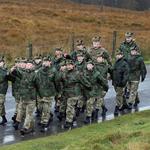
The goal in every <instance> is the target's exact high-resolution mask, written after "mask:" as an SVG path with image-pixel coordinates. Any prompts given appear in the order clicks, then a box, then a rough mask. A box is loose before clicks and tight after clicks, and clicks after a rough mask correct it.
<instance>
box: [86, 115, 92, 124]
mask: <svg viewBox="0 0 150 150" xmlns="http://www.w3.org/2000/svg"><path fill="white" fill-rule="evenodd" d="M84 123H85V124H90V123H91V117H88V116H87V117H86V118H85V120H84Z"/></svg>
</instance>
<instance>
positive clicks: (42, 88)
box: [36, 67, 56, 98]
mask: <svg viewBox="0 0 150 150" xmlns="http://www.w3.org/2000/svg"><path fill="white" fill-rule="evenodd" d="M55 74H56V69H55V68H53V67H41V68H40V69H39V70H38V71H37V73H36V85H37V91H38V94H39V96H40V97H41V98H43V97H50V96H55V95H56V85H55Z"/></svg>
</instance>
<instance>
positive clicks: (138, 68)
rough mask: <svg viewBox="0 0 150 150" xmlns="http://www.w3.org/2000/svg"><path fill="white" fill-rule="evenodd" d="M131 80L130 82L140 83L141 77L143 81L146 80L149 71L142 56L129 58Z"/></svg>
mask: <svg viewBox="0 0 150 150" xmlns="http://www.w3.org/2000/svg"><path fill="white" fill-rule="evenodd" d="M129 68H130V72H129V80H130V81H139V80H140V77H141V78H142V80H144V79H145V77H146V74H147V70H146V66H145V64H144V60H143V57H142V56H141V55H136V56H130V58H129Z"/></svg>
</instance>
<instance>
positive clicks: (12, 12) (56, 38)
mask: <svg viewBox="0 0 150 150" xmlns="http://www.w3.org/2000/svg"><path fill="white" fill-rule="evenodd" d="M149 17H150V13H149V12H148V11H145V12H136V11H127V10H121V9H111V8H105V10H104V12H101V11H100V8H99V7H97V6H92V5H83V4H82V5H79V4H75V3H72V2H68V3H67V2H65V0H44V1H43V0H30V1H29V0H26V1H24V2H23V1H20V0H13V2H12V1H11V0H0V52H1V53H2V54H6V55H7V57H8V58H9V60H12V59H13V58H14V57H16V56H21V55H25V54H26V52H25V51H26V46H27V43H28V41H32V42H33V45H34V53H39V52H40V53H41V52H48V51H52V48H54V47H55V46H57V45H58V46H62V47H63V48H64V49H65V51H68V50H70V34H71V33H72V32H74V33H75V38H82V39H85V40H86V45H87V46H90V44H91V42H90V40H91V38H92V37H93V36H94V35H97V34H100V35H102V37H103V43H104V46H105V47H106V48H107V49H109V50H110V51H111V49H112V32H113V31H114V30H117V31H118V38H117V46H119V43H120V42H121V41H122V40H123V38H124V32H125V31H134V32H135V35H136V40H137V42H138V43H139V45H140V46H141V47H142V50H143V53H144V54H145V55H146V56H147V57H145V58H146V59H148V58H149V56H150V52H149V51H148V50H149V48H150V46H149V43H150V21H149V19H148V18H149Z"/></svg>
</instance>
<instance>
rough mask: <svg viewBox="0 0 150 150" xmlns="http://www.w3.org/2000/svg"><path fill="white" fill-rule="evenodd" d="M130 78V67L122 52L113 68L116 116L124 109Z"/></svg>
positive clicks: (117, 54) (118, 54) (119, 53)
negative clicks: (126, 89)
mask: <svg viewBox="0 0 150 150" xmlns="http://www.w3.org/2000/svg"><path fill="white" fill-rule="evenodd" d="M128 77H129V66H128V63H127V61H126V59H125V58H124V55H123V53H122V52H120V51H118V52H117V53H116V62H115V64H114V66H113V74H112V84H113V86H114V88H115V91H116V107H115V111H114V115H115V116H118V113H119V111H122V110H123V108H124V103H123V100H124V91H125V87H126V84H127V82H128Z"/></svg>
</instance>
